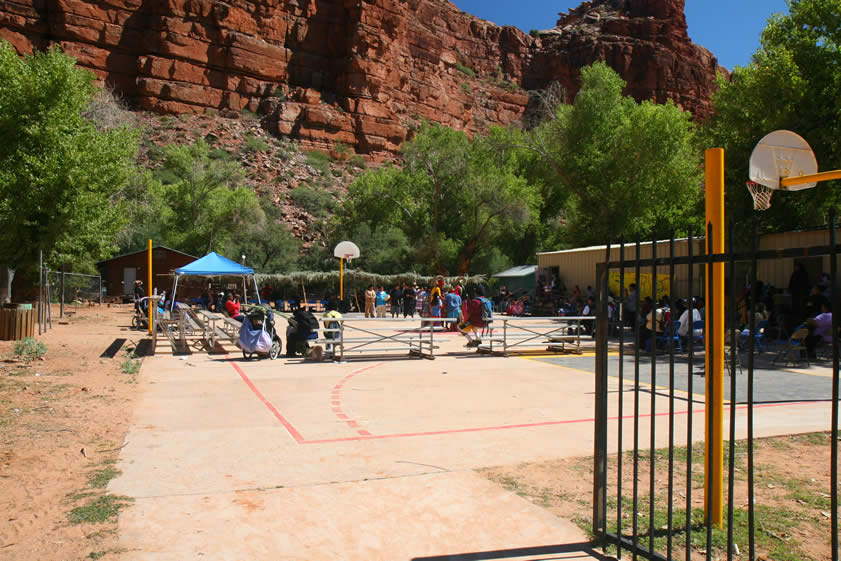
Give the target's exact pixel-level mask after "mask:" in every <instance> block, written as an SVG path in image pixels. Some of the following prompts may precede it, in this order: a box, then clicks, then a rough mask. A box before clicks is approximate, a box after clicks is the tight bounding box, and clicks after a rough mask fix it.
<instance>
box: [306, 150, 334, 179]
mask: <svg viewBox="0 0 841 561" xmlns="http://www.w3.org/2000/svg"><path fill="white" fill-rule="evenodd" d="M306 154H307V165H310V166H312V167H314V168H315V169H316V170H318V171H319V172H320V173H321V174H322V175H327V174H328V173H330V156H329V155H328V154H325V153H324V152H321V151H319V150H307V152H306Z"/></svg>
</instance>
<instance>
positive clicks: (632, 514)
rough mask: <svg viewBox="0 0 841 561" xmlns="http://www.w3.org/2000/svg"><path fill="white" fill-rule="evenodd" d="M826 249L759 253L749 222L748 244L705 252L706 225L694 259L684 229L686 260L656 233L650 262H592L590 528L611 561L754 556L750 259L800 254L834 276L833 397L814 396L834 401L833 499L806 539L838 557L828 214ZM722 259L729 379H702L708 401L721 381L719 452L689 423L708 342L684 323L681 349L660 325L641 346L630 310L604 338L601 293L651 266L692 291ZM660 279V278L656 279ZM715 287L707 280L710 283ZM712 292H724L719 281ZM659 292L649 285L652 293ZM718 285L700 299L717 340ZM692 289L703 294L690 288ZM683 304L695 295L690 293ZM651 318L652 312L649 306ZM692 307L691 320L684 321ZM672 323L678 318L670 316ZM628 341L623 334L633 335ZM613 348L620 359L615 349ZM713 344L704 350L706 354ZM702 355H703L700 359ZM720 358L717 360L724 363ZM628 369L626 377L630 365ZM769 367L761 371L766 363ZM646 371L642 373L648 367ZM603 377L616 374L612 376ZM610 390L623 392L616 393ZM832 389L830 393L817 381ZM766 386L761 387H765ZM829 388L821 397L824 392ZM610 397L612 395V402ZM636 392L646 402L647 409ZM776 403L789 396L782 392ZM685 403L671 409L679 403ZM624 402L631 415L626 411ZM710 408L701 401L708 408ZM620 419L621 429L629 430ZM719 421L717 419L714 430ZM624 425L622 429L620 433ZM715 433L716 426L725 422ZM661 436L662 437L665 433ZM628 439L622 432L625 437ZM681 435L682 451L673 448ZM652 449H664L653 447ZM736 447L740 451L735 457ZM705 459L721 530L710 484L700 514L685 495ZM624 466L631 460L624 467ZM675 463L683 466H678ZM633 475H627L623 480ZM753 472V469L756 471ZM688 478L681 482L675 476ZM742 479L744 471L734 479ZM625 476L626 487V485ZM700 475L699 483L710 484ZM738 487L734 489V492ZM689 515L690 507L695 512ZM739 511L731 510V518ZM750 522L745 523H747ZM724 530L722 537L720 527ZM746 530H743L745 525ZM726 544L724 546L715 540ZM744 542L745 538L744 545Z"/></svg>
mask: <svg viewBox="0 0 841 561" xmlns="http://www.w3.org/2000/svg"><path fill="white" fill-rule="evenodd" d="M830 222H831V224H830V245H828V246H818V247H800V248H786V249H779V250H771V251H767V250H766V251H760V250H759V242H758V239H759V238H758V233H757V232H758V228H757V226H756V223H755V224H754V232H753V239H752V243H751V245H752V247H751V249H750V250H749V251H743V252H737V251H735V250H734V247H733V240H734V230H733V227H732V226H731V227H730V228H729V233H728V236H727V239H728V240H729V244H728V247H727V249H726V250H725V252H724V253H713V252H712V251H711V250H710V248H712V247H713V246H712V241H713V240H712V230H711V229H709V228H708V231H707V232H706V234H707V236H706V238H707V239H706V248H707V250H706V252H705V253H704V254H702V255H693V252H692V248H693V244H692V234H691V233H690V235H689V254H688V255H685V256H675V255H674V236H672V237H671V239H670V244H669V246H670V250H669V254H668V255H666V256H658V255H657V253H656V248H657V243H656V242H657V239H656V238H655V239H654V240H653V241H654V242H655V243H654V244H653V247H654V248H655V253H654V254H653V255H652V257H651V258H649V259H639V260H626V259H625V248H626V245H625V244H624V243H621V244H619V260H618V261H610V250H611V248H610V246H608V247H607V249H606V253H605V255H606V258H605V262H604V263H601V264H599V265H598V266H597V279H598V292H599V298H598V301H599V306H600V313H599V314H598V320H597V325H596V365H595V366H596V380H595V389H596V392H595V393H596V411H595V418H596V423H595V434H594V467H593V470H594V471H593V526H592V529H593V533H594V534H595V536H596V537H597V539H598V540H599V541H600V542H601V543H602V545H603V546H604V547H605V548H606V549H607V551H608V552H609V553H611V554H613V553H615V555H616V556H617V558H620V559H621V558H622V556H623V553H624V554H628V555H629V556H630V557H631V558H632V559H634V560H636V559H637V558H640V557H641V558H646V559H652V560H655V559H656V560H672V559H677V558H681V559H687V560H689V559H702V558H704V559H708V560H709V559H714V558H721V559H723V558H725V557H726V558H727V559H728V561H730V560H732V559H734V558H739V559H748V560H750V561H753V560H755V559H757V555H758V552H757V536H756V532H757V526H760V528H761V527H762V522H763V521H762V519H761V518H760V516H759V514H760V512H765V511H760V512H758V510H759V509H758V507H759V505H758V504H757V498H756V486H757V481H758V474H757V468H756V463H755V457H754V449H755V419H754V409H755V408H756V406H757V403H756V401H755V394H756V391H757V386H756V381H757V375H756V371H757V370H758V365H757V363H756V360H757V359H756V348H755V345H756V343H755V341H756V335H757V331H756V329H757V326H756V310H757V302H758V300H759V298H760V294H759V292H758V283H757V277H756V271H757V264H758V262H759V261H761V260H763V259H779V258H783V257H793V258H805V257H818V256H828V257H830V260H829V261H830V268H831V269H830V277H831V283H832V284H831V286H832V289H831V290H832V293H831V308H832V334H833V335H832V344H831V349H832V389H831V395H826V396H825V397H823V396H821V397H820V399H819V400H817V401H824V402H829V403H831V423H830V426H828V427H826V429H827V430H829V431H831V440H830V447H831V450H830V455H831V460H830V461H831V466H830V469H829V471H830V488H829V489H825V491H826V494H827V496H828V497H829V498H830V501H829V513H828V517H829V518H830V534H831V535H830V536H817V537H814V538H813V539H821V540H823V539H826V540H827V541H828V542H831V558H832V559H833V561H838V559H839V556H838V403H839V342H838V336H837V334H838V333H839V323H841V320H839V318H841V316H839V314H841V305H840V304H839V294H838V288H837V282H838V281H839V279H838V271H837V255H838V253H839V251H841V246H839V245H838V244H837V241H836V218H835V213H834V212H833V213H832V214H831V219H830ZM639 244H640V242H639V240H637V241H636V243H635V245H636V248H637V253H636V255H639ZM740 261H741V262H745V263H748V264H750V271H751V273H750V287H751V292H750V294H749V303H748V307H749V309H750V313H749V314H748V325H747V330H748V333H747V334H746V335H747V338H746V339H744V338H743V339H744V347H745V348H744V349H743V350H742V352H745V353H746V355H747V364H746V369H745V372H744V375H745V376H746V383H745V384H738V383H737V377H738V376H739V374H738V373H737V371H738V369H740V368H741V362H740V358H739V352H740V350H739V341H738V339H737V338H738V331H737V330H736V327H737V325H738V320H737V318H736V309H737V293H740V292H741V288H742V287H741V286H739V287H738V288H737V287H736V283H735V280H736V278H735V277H736V263H737V262H740ZM715 263H722V264H724V265H725V271H726V274H727V276H728V281H726V282H729V283H730V286H729V289H727V290H725V291H724V293H725V294H726V296H725V310H726V311H725V325H726V328H725V329H726V331H725V333H726V334H727V338H726V341H725V345H728V344H729V345H728V346H729V350H728V351H727V352H726V355H725V357H724V359H725V380H726V375H729V376H730V378H729V384H726V383H725V386H727V387H721V388H718V387H715V383H716V379H715V376H712V375H711V376H705V378H706V387H705V388H703V391H704V397H705V398H706V402H707V404H710V398H709V397H708V396H712V395H714V394H715V393H716V392H718V391H722V392H723V391H724V390H726V389H728V388H729V402H727V405H726V407H727V409H726V413H729V416H728V418H729V435H727V438H728V440H727V441H726V453H725V450H718V449H717V448H716V447H715V446H712V445H707V446H706V447H705V445H704V444H703V443H699V442H698V440H699V439H698V437H697V436H696V435H695V434H694V432H695V431H696V428H700V427H695V426H693V424H694V423H693V417H694V416H695V415H696V414H699V413H701V410H700V409H699V406H698V405H697V404H696V402H695V398H694V397H693V396H695V395H696V392H699V391H701V389H702V388H699V387H698V386H696V385H695V382H694V377H695V376H696V375H698V374H700V373H703V370H700V371H699V369H698V366H699V365H701V364H703V362H704V358H706V359H707V361H708V362H709V364H713V363H714V360H715V359H716V357H714V356H707V357H698V354H699V353H704V352H705V349H704V347H703V346H702V345H701V344H699V343H698V342H696V337H694V336H693V334H692V327H690V329H689V337H688V338H687V341H686V344H687V345H686V348H685V349H684V352H682V353H679V352H677V350H676V345H675V339H674V337H672V336H668V337H664V338H663V340H662V342H663V343H664V345H663V347H662V349H658V345H657V344H656V339H655V338H656V335H657V334H656V332H655V333H652V334H651V337H652V341H651V342H652V344H651V350H650V354H648V353H644V351H642V350H641V348H640V345H639V344H637V343H638V341H639V338H640V334H641V332H643V330H644V329H645V327H644V326H647V325H648V323H647V320H646V319H645V318H640V317H639V316H637V317H635V319H634V320H633V322H632V327H629V328H627V332H626V329H625V328H622V329H620V330H619V333H618V336H616V337H613V338H612V340H611V337H610V331H609V329H608V327H609V326H608V321H607V297H606V296H607V294H608V278H609V272H610V271H611V270H613V271H615V270H618V271H619V273H620V283H619V284H620V286H624V278H623V277H624V274H625V271H626V270H628V271H634V272H635V273H636V278H639V274H640V271H641V270H645V272H648V270H650V271H651V272H652V273H653V274H654V275H656V274H657V273H658V269H659V272H660V273H661V274H662V272H663V270H664V269H665V270H668V274H669V276H670V278H672V279H674V278H675V269H676V267H682V266H685V267H689V269H688V274H689V286H694V284H693V280H694V279H693V278H692V275H693V269H694V267H693V265H698V264H703V265H704V266H705V268H706V269H707V275H708V278H711V279H714V277H713V276H712V275H710V272H711V270H712V267H713V264H715ZM655 278H656V277H655ZM711 282H712V281H711ZM718 288H720V287H718ZM653 290H655V291H656V287H655V288H654V289H653ZM720 292H721V291H720V290H714V289H713V288H710V289H709V292H708V293H707V294H706V295H705V296H706V299H707V302H706V304H707V309H708V314H710V315H709V316H708V320H707V322H706V324H705V325H706V331H705V333H704V337H706V338H709V339H711V340H715V338H716V337H721V334H719V333H715V332H714V326H715V325H716V324H715V321H714V319H715V318H714V314H715V310H716V308H717V306H716V302H714V301H711V300H713V298H714V297H715V294H717V293H720ZM653 296H654V297H653V301H654V302H656V301H657V297H658V295H657V294H656V292H655V294H654V295H653ZM659 296H660V297H662V296H669V299H668V307H669V309H670V310H675V304H676V302H675V300H674V298H673V297H672V296H671V295H659ZM695 296H699V295H695ZM639 298H640V296H639V293H638V292H637V296H636V300H637V301H636V302H635V303H636V304H637V306H636V309H637V310H639V309H640V307H639V304H640V302H639ZM690 303H691V300H690ZM652 314H653V315H654V316H656V308H655V309H653V310H652ZM691 314H692V312H691V310H690V317H691ZM672 319H677V318H672ZM629 339H630V341H629ZM629 342H630V343H631V344H633V349H628V348H627V343H629ZM616 346H618V360H616V353H615V352H614V353H613V356H611V353H609V350H611V351H615V347H616ZM714 348H715V346H714V345H711V349H714ZM699 358H700V360H699ZM720 358H721V357H719V360H720ZM629 368H631V369H632V373H630V372H628V369H629ZM763 368H765V366H763ZM645 370H648V372H645ZM610 378H614V379H615V380H616V381H615V382H614V383H611V381H610ZM617 385H618V388H619V391H618V392H616V391H615V389H616V386H617ZM825 390H828V388H825ZM763 391H764V390H763ZM629 392H630V393H631V394H632V395H631V396H630V397H631V398H632V399H628V403H626V399H627V398H626V395H627V393H629ZM678 392H681V393H683V392H685V393H686V394H687V395H688V397H687V398H683V397H678V395H677V394H678ZM826 393H827V394H828V393H829V392H828V391H826ZM612 396H618V397H615V398H614V397H612ZM644 398H649V399H648V403H647V407H646V403H645V402H644ZM782 401H785V399H783V400H782ZM681 404H683V406H681V407H680V409H678V406H679V405H681ZM628 408H631V409H632V410H631V411H630V412H629V411H628ZM707 409H709V405H708V406H706V407H703V410H704V412H706V410H707ZM737 409H744V410H745V415H744V416H743V418H740V417H737ZM676 419H681V420H683V421H684V422H685V429H684V430H681V429H680V428H679V427H678V426H676ZM707 420H708V423H709V424H708V425H707V426H706V427H705V430H706V432H707V433H708V434H712V433H713V429H714V428H716V427H715V426H714V423H715V420H714V416H713V415H707ZM644 422H647V423H648V425H649V426H648V427H647V428H648V431H647V434H645V432H646V431H645V430H644V429H645V427H644ZM740 422H744V423H746V425H747V426H746V427H745V426H744V425H741V428H742V430H743V431H744V433H746V440H745V441H744V443H743V444H740V445H741V446H744V448H745V449H744V450H742V449H741V448H740V449H739V450H738V451H737V448H736V446H737V427H739V426H740ZM626 424H627V426H626ZM719 427H723V423H721V424H720V425H719ZM628 430H630V431H631V434H630V435H628V434H627V433H626V431H628ZM721 430H723V428H721ZM664 431H665V434H664ZM628 436H630V438H628ZM679 441H680V442H681V443H682V444H683V446H684V447H679V446H678V444H679ZM658 444H659V445H660V446H661V448H659V449H658ZM737 452H738V453H737ZM741 454H744V455H746V465H742V464H740V467H739V470H740V472H741V471H745V472H746V474H745V475H744V477H746V485H747V490H746V492H747V501H746V504H745V503H744V501H737V499H736V493H735V490H734V485H735V481H736V479H737V475H736V470H737V456H740V455H741ZM701 457H703V462H704V463H705V467H706V470H705V471H706V473H707V474H711V473H714V471H715V470H714V469H713V468H714V467H715V465H716V463H719V465H721V463H723V464H724V468H725V473H726V474H727V477H726V481H727V484H726V494H725V496H724V507H725V510H726V516H725V517H724V520H723V523H722V524H721V525H720V527H719V525H718V524H717V523H716V522H715V520H714V519H713V512H714V508H715V504H714V502H713V496H714V493H712V492H710V490H709V489H710V488H709V487H707V488H706V492H705V493H704V513H703V518H702V517H701V513H700V511H699V509H697V508H696V499H697V497H696V496H695V495H694V493H693V487H694V485H695V483H694V482H693V475H695V476H696V479H697V475H698V472H699V470H698V469H697V468H696V469H693V466H694V465H695V464H696V462H698V461H700V459H701ZM627 461H630V462H631V466H630V467H629V466H627V465H626V464H625V462H627ZM681 464H682V465H681ZM625 472H628V474H627V475H630V477H631V481H630V482H627V481H626V477H627V475H626V474H625ZM759 475H761V473H760V474H759ZM681 476H685V480H682V479H681ZM739 477H742V474H741V473H740V474H739ZM629 483H630V485H629ZM709 483H710V482H709V481H707V485H709ZM743 492H744V491H741V490H740V493H743ZM693 511H694V512H693ZM737 514H738V516H737ZM745 526H746V528H745ZM737 528H738V529H739V530H740V531H741V532H743V533H742V535H744V534H745V533H746V536H747V537H746V539H745V540H743V543H741V544H739V543H737V542H738V540H737V538H736V537H735V536H736V529H737ZM714 529H715V530H716V532H717V540H718V541H717V542H716V543H717V544H719V545H718V550H717V551H715V550H716V547H715V546H714V542H713V531H714ZM725 530H726V538H723V537H722V536H721V532H724V531H725ZM745 530H746V532H745ZM677 537H680V540H681V541H682V542H683V544H682V545H683V547H682V548H681V549H683V551H681V552H678V551H677V546H676V543H675V539H676V538H677ZM722 541H724V542H726V545H724V546H723V547H722V546H721V543H722ZM744 541H746V543H744ZM738 545H742V546H746V549H745V551H742V552H740V551H739V549H738Z"/></svg>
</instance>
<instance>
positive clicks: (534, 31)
mask: <svg viewBox="0 0 841 561" xmlns="http://www.w3.org/2000/svg"><path fill="white" fill-rule="evenodd" d="M529 35H531V36H532V37H534V38H535V39H537V38H538V37H540V30H538V29H529Z"/></svg>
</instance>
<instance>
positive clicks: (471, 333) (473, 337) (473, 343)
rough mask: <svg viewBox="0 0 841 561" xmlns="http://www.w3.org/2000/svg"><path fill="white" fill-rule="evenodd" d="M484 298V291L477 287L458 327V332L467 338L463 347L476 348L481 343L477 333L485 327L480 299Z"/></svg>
mask: <svg viewBox="0 0 841 561" xmlns="http://www.w3.org/2000/svg"><path fill="white" fill-rule="evenodd" d="M484 296H485V291H484V290H483V289H482V287H481V286H477V287H476V292H475V294H474V296H473V298H472V299H471V300H470V301H469V302H468V303H467V310H466V312H465V314H464V321H463V322H462V323H460V324H459V325H458V330H459V331H461V334H462V335H464V336H465V337H467V344H466V345H465V347H478V346H479V345H480V344H481V343H482V340H481V339H479V335H478V333H477V331H480V330H481V329H482V328H483V327H485V326H486V325H487V323H486V322H485V321H484V320H483V319H482V305H483V304H482V299H483V298H484Z"/></svg>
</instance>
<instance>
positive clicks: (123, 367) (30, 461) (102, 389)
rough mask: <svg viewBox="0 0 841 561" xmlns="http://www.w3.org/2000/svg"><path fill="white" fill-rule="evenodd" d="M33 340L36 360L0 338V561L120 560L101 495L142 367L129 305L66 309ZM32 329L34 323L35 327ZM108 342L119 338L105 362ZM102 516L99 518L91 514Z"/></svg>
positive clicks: (109, 510)
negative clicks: (38, 349) (40, 348)
mask: <svg viewBox="0 0 841 561" xmlns="http://www.w3.org/2000/svg"><path fill="white" fill-rule="evenodd" d="M66 311H67V314H66V315H65V317H64V318H63V319H60V318H59V310H58V307H54V309H53V328H52V329H51V330H49V331H48V332H47V333H46V334H44V335H43V336H41V337H40V338H39V340H40V341H42V342H43V343H45V344H46V345H47V353H46V355H45V356H44V359H43V360H35V361H33V362H31V363H29V364H27V363H26V362H24V361H20V360H16V359H15V358H14V353H13V348H14V342H12V341H0V517H2V518H1V519H0V559H14V560H15V561H30V560H31V561H35V560H45V559H61V560H67V561H69V560H75V559H100V558H102V559H109V558H117V557H118V554H119V551H118V550H117V535H116V528H117V524H116V515H115V511H116V510H118V508H119V506H120V505H121V504H124V503H123V502H122V501H121V500H120V499H119V498H115V497H113V496H108V495H106V492H105V486H106V485H107V483H108V481H109V480H110V479H111V478H112V477H114V476H115V475H116V470H115V468H114V467H113V463H114V461H115V460H116V458H117V456H118V455H119V451H120V447H121V446H122V445H123V439H124V436H125V434H126V431H127V430H128V426H129V420H130V417H131V413H132V409H133V403H134V399H135V394H136V391H135V388H136V384H135V378H136V371H137V368H138V366H139V364H138V361H137V360H134V359H132V358H131V357H130V356H129V353H128V352H127V351H126V349H129V350H130V349H133V348H134V347H135V346H136V344H137V342H138V341H139V340H140V339H141V337H142V335H143V333H142V332H139V331H132V330H130V329H129V326H130V323H131V317H132V307H131V305H112V306H111V307H107V306H98V305H97V306H92V307H89V306H87V305H85V306H68V307H67V308H66ZM36 335H37V328H36ZM115 338H125V339H126V343H125V344H124V345H123V347H122V349H121V350H120V351H119V352H118V353H117V354H116V355H115V356H114V358H102V357H100V355H102V353H103V351H105V350H106V349H107V348H108V347H109V345H111V344H112V343H113V342H114V340H115ZM103 518H104V519H105V522H90V521H89V520H97V519H103Z"/></svg>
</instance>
